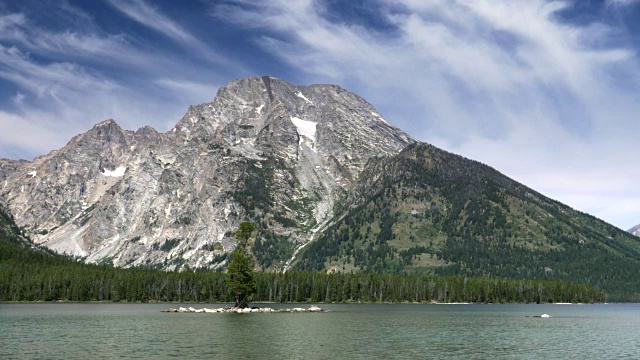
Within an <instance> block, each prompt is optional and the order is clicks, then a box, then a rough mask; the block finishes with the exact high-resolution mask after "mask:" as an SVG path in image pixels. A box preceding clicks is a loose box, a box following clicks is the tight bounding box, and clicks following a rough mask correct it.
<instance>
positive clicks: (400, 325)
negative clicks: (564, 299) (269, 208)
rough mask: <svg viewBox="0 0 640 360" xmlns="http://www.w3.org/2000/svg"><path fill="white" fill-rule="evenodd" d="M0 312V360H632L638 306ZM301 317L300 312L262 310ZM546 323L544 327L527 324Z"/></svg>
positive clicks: (636, 354) (45, 308)
mask: <svg viewBox="0 0 640 360" xmlns="http://www.w3.org/2000/svg"><path fill="white" fill-rule="evenodd" d="M178 306H194V307H196V308H202V307H220V306H221V305H203V304H197V305H184V304H0V358H2V359H5V358H7V359H11V358H16V359H28V358H39V359H56V358H60V359H62V358H64V359H102V358H104V359H118V358H140V359H164V358H207V359H424V358H431V359H449V358H451V359H502V358H507V359H614V358H616V359H625V358H628V359H638V358H640V305H636V304H608V305H320V306H321V307H322V308H324V309H327V310H330V311H331V312H328V313H277V314H207V313H163V312H161V310H166V309H168V308H169V307H178ZM269 306H271V307H274V308H276V307H278V308H282V307H295V306H301V307H305V308H306V307H308V305H306V304H305V305H285V306H282V305H279V304H278V305H269ZM543 313H546V314H549V315H551V318H548V319H541V318H534V317H533V316H534V315H540V314H543Z"/></svg>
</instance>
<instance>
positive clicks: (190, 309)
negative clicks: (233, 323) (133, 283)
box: [163, 305, 327, 314]
mask: <svg viewBox="0 0 640 360" xmlns="http://www.w3.org/2000/svg"><path fill="white" fill-rule="evenodd" d="M163 312H172V313H209V314H222V313H227V314H251V313H262V314H271V313H304V312H313V313H318V312H327V311H326V310H324V309H322V308H320V307H318V306H316V305H311V306H310V307H309V308H308V309H305V308H287V309H272V308H269V307H265V308H260V307H252V308H234V307H224V308H202V309H196V308H194V307H191V306H190V307H188V308H185V307H179V308H177V309H175V308H171V309H169V310H166V311H163Z"/></svg>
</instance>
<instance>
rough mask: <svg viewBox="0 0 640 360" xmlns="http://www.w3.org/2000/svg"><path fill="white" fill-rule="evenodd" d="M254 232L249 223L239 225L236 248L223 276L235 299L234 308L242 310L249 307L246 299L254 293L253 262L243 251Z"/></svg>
mask: <svg viewBox="0 0 640 360" xmlns="http://www.w3.org/2000/svg"><path fill="white" fill-rule="evenodd" d="M254 230H255V227H254V226H253V224H252V223H251V222H249V221H243V222H242V223H240V226H239V228H238V231H236V235H235V236H236V239H237V240H238V247H237V248H236V251H234V253H233V257H232V258H231V262H229V267H228V268H227V273H226V275H225V282H226V284H227V286H228V287H229V291H230V292H231V293H232V294H233V295H235V297H236V304H235V307H237V308H242V309H244V308H246V307H248V306H249V304H248V303H247V298H249V296H251V295H252V294H253V293H254V292H255V291H256V279H255V275H254V273H253V265H254V264H253V260H252V259H251V255H249V254H248V253H247V251H246V250H245V248H246V247H248V246H249V239H250V238H251V233H253V231H254Z"/></svg>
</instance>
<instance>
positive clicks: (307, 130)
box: [291, 116, 317, 142]
mask: <svg viewBox="0 0 640 360" xmlns="http://www.w3.org/2000/svg"><path fill="white" fill-rule="evenodd" d="M291 122H292V123H293V125H295V126H296V128H297V129H298V134H299V135H300V136H304V137H306V138H308V139H309V140H311V141H313V142H315V141H316V125H317V123H315V122H313V121H307V120H302V119H300V118H297V117H295V116H292V117H291Z"/></svg>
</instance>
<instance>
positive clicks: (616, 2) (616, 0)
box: [605, 0, 640, 6]
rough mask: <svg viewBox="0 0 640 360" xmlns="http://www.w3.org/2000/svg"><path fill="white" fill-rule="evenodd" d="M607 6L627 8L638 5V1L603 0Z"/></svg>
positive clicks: (639, 2) (639, 0)
mask: <svg viewBox="0 0 640 360" xmlns="http://www.w3.org/2000/svg"><path fill="white" fill-rule="evenodd" d="M605 1H606V4H607V5H609V6H629V5H636V4H640V0H605Z"/></svg>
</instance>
